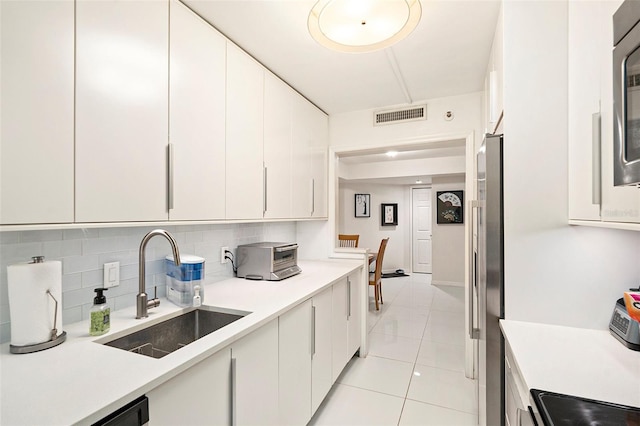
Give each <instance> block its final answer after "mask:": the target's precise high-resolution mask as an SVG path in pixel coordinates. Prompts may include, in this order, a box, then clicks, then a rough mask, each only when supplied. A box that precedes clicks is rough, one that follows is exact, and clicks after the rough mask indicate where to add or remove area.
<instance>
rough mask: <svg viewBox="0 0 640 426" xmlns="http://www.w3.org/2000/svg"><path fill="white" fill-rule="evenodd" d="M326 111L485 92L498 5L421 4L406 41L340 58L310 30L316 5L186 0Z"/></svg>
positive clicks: (306, 1)
mask: <svg viewBox="0 0 640 426" xmlns="http://www.w3.org/2000/svg"><path fill="white" fill-rule="evenodd" d="M183 2H184V3H185V4H187V5H188V6H189V7H191V8H192V9H193V10H194V11H195V12H196V13H198V14H199V15H200V16H202V17H203V18H204V19H206V20H207V21H208V22H209V23H211V24H212V25H213V26H214V27H216V28H217V29H218V30H219V31H220V32H222V33H223V34H224V35H225V36H227V37H228V38H229V39H231V40H233V41H234V42H235V43H236V44H238V45H239V46H240V47H242V48H243V49H244V50H245V51H247V52H248V53H249V54H251V55H252V56H253V57H255V58H256V59H257V60H258V61H259V62H261V63H262V64H263V65H264V66H266V67H267V68H269V69H270V70H271V71H273V72H274V73H275V74H277V75H278V76H280V78H282V79H283V80H285V81H286V82H287V83H289V84H290V85H291V86H292V87H293V88H294V89H296V90H297V91H298V92H300V93H301V94H302V95H304V96H305V97H306V98H307V99H309V100H310V101H311V102H313V103H315V104H316V105H317V106H318V107H320V108H321V109H323V110H324V111H325V112H326V113H328V114H330V115H331V114H337V113H341V112H347V111H355V110H361V109H376V108H381V107H386V106H390V105H399V104H409V103H412V102H416V101H421V100H426V99H431V98H438V97H445V96H454V95H460V94H465V93H471V92H478V91H482V90H483V89H484V84H483V81H484V75H485V71H486V67H487V63H488V58H489V51H490V49H491V43H492V41H493V34H494V30H495V27H496V20H497V17H498V12H499V8H500V1H499V0H467V1H464V0H421V3H422V19H421V21H420V23H419V24H418V27H417V28H416V29H415V30H414V31H413V33H411V34H410V35H409V36H408V37H407V38H406V39H405V40H402V41H400V42H399V43H397V44H395V45H394V46H393V47H390V48H387V49H384V50H381V51H377V52H372V53H356V54H354V53H338V52H334V51H330V50H328V49H326V48H324V47H322V46H320V45H319V44H318V43H317V42H316V41H314V40H313V39H312V38H311V36H310V35H309V33H308V31H307V17H308V14H309V11H310V10H311V8H312V7H313V5H314V4H315V1H314V0H183Z"/></svg>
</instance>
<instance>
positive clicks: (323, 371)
mask: <svg viewBox="0 0 640 426" xmlns="http://www.w3.org/2000/svg"><path fill="white" fill-rule="evenodd" d="M332 296H333V289H332V288H328V289H326V290H325V291H323V292H322V293H320V294H317V295H315V296H313V299H312V300H311V303H312V305H313V312H314V316H313V325H314V330H315V332H314V334H313V337H314V342H315V343H314V345H313V348H314V351H313V357H312V358H311V414H312V415H313V413H315V412H316V410H317V409H318V407H319V406H320V404H321V403H322V401H323V400H324V397H325V396H327V393H329V390H331V385H333V380H332V371H331V357H332V354H333V353H332V344H333V342H332V334H331V329H332V323H331V317H332V305H331V304H332V302H333V297H332Z"/></svg>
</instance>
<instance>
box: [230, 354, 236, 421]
mask: <svg viewBox="0 0 640 426" xmlns="http://www.w3.org/2000/svg"><path fill="white" fill-rule="evenodd" d="M236 390H237V389H236V359H235V358H233V357H231V419H230V420H231V422H230V423H231V426H236V423H237V416H236Z"/></svg>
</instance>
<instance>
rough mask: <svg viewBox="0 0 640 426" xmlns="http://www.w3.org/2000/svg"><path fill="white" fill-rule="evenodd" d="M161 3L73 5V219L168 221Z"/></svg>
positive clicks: (165, 17)
mask: <svg viewBox="0 0 640 426" xmlns="http://www.w3.org/2000/svg"><path fill="white" fill-rule="evenodd" d="M168 28H169V7H168V3H167V2H166V1H115V0H78V1H77V2H76V109H75V112H76V152H75V156H76V158H75V167H76V193H75V195H76V199H75V202H76V222H116V221H158V220H167V218H168V210H167V141H168V118H167V115H168V114H167V111H168V99H167V98H168V91H169V88H168V81H169V76H168V66H167V64H168V61H169V58H168V46H169V34H168Z"/></svg>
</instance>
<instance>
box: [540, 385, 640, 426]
mask: <svg viewBox="0 0 640 426" xmlns="http://www.w3.org/2000/svg"><path fill="white" fill-rule="evenodd" d="M530 399H531V400H532V405H531V411H532V414H533V416H534V420H535V422H536V425H538V426H543V425H544V426H570V425H571V426H573V425H597V426H636V425H640V408H638V407H630V406H627V405H620V404H613V403H611V402H604V401H596V400H593V399H587V398H581V397H578V396H572V395H563V394H560V393H555V392H548V391H543V390H539V389H531V398H530Z"/></svg>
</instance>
